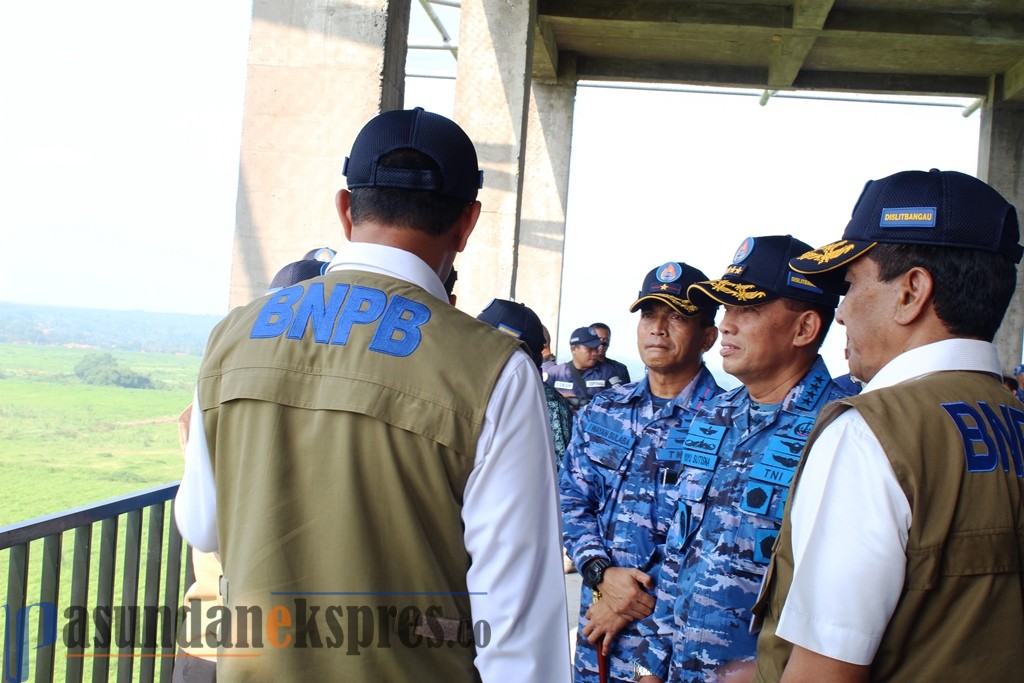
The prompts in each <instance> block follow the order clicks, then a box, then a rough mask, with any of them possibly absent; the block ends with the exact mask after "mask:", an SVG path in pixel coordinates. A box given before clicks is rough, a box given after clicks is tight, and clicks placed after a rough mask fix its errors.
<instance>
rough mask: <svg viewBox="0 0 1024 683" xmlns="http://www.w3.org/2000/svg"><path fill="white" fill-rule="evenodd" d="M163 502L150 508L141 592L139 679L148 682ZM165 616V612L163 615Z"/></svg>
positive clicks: (153, 663) (153, 649) (153, 662)
mask: <svg viewBox="0 0 1024 683" xmlns="http://www.w3.org/2000/svg"><path fill="white" fill-rule="evenodd" d="M165 507H166V506H164V505H154V506H152V507H151V508H149V537H148V539H147V541H146V584H145V588H144V592H143V595H142V604H143V605H144V607H143V612H142V655H143V657H142V661H141V662H139V680H140V681H144V682H146V683H149V681H152V680H153V679H154V677H155V673H156V671H155V667H156V657H153V656H147V655H153V654H155V652H156V648H157V640H156V637H157V633H158V631H157V617H158V614H157V612H158V610H159V600H160V569H161V568H162V567H163V550H164V544H163V535H164V508H165ZM160 618H162V619H166V618H167V617H166V616H163V617H160Z"/></svg>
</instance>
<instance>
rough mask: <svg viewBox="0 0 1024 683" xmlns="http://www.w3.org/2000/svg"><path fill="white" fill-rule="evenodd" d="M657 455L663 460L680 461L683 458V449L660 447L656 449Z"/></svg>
mask: <svg viewBox="0 0 1024 683" xmlns="http://www.w3.org/2000/svg"><path fill="white" fill-rule="evenodd" d="M654 454H655V457H656V458H657V459H658V460H661V461H663V462H680V461H681V460H682V459H683V451H681V450H677V449H675V448H659V449H657V450H655V451H654Z"/></svg>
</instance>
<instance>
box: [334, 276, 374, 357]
mask: <svg viewBox="0 0 1024 683" xmlns="http://www.w3.org/2000/svg"><path fill="white" fill-rule="evenodd" d="M387 300H388V298H387V296H386V295H385V294H384V292H382V291H380V290H379V289H371V288H369V287H361V286H359V285H355V286H354V287H352V291H351V292H350V293H349V295H348V299H346V300H345V306H344V308H342V309H341V315H340V316H338V325H337V327H335V328H334V337H333V338H332V339H331V343H332V344H342V345H344V344H347V343H348V335H349V333H350V332H351V331H352V326H353V325H366V324H368V323H372V322H373V321H374V320H376V319H377V318H379V317H380V316H381V314H382V313H383V312H384V308H385V306H386V304H387Z"/></svg>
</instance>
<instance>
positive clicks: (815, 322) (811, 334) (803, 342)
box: [793, 310, 821, 347]
mask: <svg viewBox="0 0 1024 683" xmlns="http://www.w3.org/2000/svg"><path fill="white" fill-rule="evenodd" d="M820 331H821V316H820V315H818V312H817V311H813V310H812V311H803V312H801V313H800V316H799V317H798V318H797V323H796V333H795V334H794V336H793V346H798V347H803V346H807V345H809V344H813V343H814V341H815V340H816V339H817V338H818V333H819V332H820Z"/></svg>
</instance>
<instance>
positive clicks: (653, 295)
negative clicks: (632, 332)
mask: <svg viewBox="0 0 1024 683" xmlns="http://www.w3.org/2000/svg"><path fill="white" fill-rule="evenodd" d="M707 277H708V276H707V275H705V274H704V273H703V272H701V271H700V270H698V269H696V268H694V267H693V266H690V265H687V264H685V263H683V262H682V261H669V262H668V263H663V264H662V265H660V266H658V267H657V268H654V269H653V270H651V272H649V273H647V277H645V278H644V283H643V285H641V287H640V291H639V292H638V293H637V299H636V301H634V302H633V305H632V306H630V307H629V312H630V313H633V312H634V311H636V310H637V309H638V308H641V307H642V306H643V305H644V303H653V302H659V303H663V304H666V305H667V306H668V307H669V308H671V309H672V310H674V311H675V312H676V313H681V314H682V315H685V316H688V317H692V316H695V315H699V314H700V312H701V309H702V308H703V310H704V311H705V312H709V313H711V314H714V312H715V309H717V308H718V304H717V303H710V304H707V305H704V306H703V307H698V306H697V305H696V304H694V303H693V302H691V301H690V300H689V299H687V298H686V288H687V287H689V286H690V285H692V284H693V283H694V282H700V281H701V280H706V279H707Z"/></svg>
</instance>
